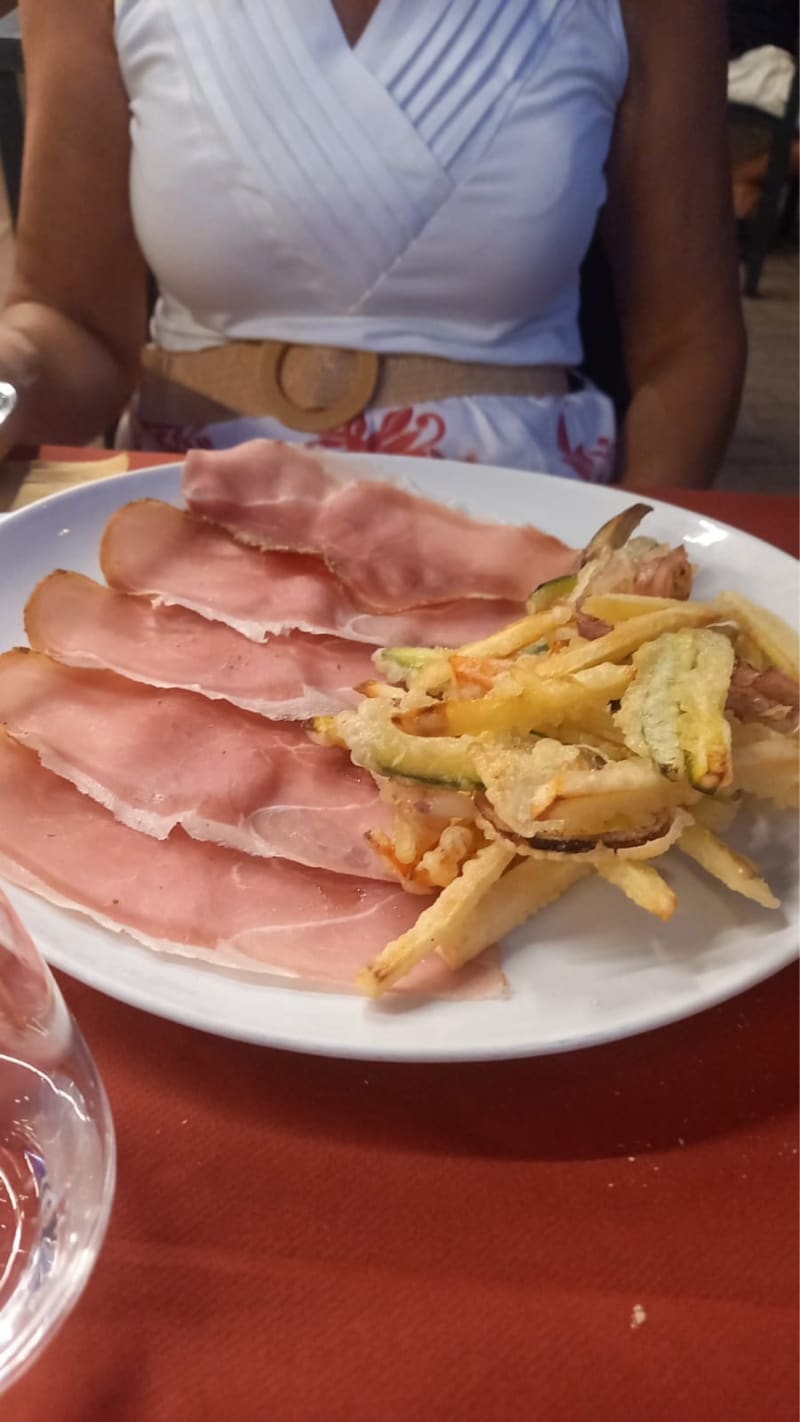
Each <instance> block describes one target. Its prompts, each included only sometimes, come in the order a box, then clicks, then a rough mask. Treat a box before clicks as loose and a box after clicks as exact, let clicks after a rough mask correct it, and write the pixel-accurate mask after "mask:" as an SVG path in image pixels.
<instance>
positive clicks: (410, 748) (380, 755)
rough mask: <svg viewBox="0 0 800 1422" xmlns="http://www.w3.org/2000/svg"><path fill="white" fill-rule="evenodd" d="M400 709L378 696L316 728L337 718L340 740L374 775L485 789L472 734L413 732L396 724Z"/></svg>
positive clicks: (327, 720)
mask: <svg viewBox="0 0 800 1422" xmlns="http://www.w3.org/2000/svg"><path fill="white" fill-rule="evenodd" d="M395 710H396V708H395V707H394V705H393V704H392V703H391V702H389V701H386V700H384V699H383V698H381V697H378V698H377V699H376V700H374V701H362V703H361V705H360V706H359V708H358V710H357V711H342V712H340V713H339V715H338V716H334V717H320V718H318V720H317V722H315V728H316V727H317V726H318V724H319V721H326V722H330V721H332V722H333V724H334V726H335V734H336V736H337V737H338V740H337V741H336V742H335V744H339V745H346V746H347V747H348V749H349V751H350V755H351V758H352V759H353V761H354V762H355V764H356V765H361V766H363V767H364V769H365V770H370V771H372V773H373V774H374V775H387V776H401V777H402V778H404V779H407V780H419V781H422V782H423V783H426V784H431V785H447V786H450V787H451V788H453V789H456V790H475V789H477V788H479V787H480V785H481V778H480V775H479V773H478V770H477V767H476V764H475V759H474V756H473V747H472V741H471V738H470V737H468V736H460V737H455V736H441V737H439V738H437V739H427V738H425V737H424V736H409V735H407V734H406V732H405V731H402V730H401V729H400V728H399V727H398V726H396V725H395V724H394V719H393V718H394V715H395ZM329 734H330V733H329Z"/></svg>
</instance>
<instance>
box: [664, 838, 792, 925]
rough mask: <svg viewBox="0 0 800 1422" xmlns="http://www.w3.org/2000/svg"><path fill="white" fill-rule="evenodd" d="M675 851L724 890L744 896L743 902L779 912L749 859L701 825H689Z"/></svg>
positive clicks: (768, 890)
mask: <svg viewBox="0 0 800 1422" xmlns="http://www.w3.org/2000/svg"><path fill="white" fill-rule="evenodd" d="M678 848H679V849H680V850H681V851H682V852H683V853H684V854H687V855H688V856H689V858H690V859H694V861H695V862H696V863H697V864H699V865H700V867H701V868H702V869H705V871H706V873H707V874H711V875H712V876H713V877H714V878H715V879H719V881H720V883H721V884H724V885H725V887H726V889H732V890H733V891H734V893H736V894H743V895H744V897H745V898H746V899H752V900H753V901H754V902H755V903H757V904H760V905H761V907H762V908H771V909H776V908H780V906H781V901H780V899H776V897H775V895H774V894H773V892H772V890H771V889H770V887H769V884H768V883H767V881H766V879H764V878H762V876H761V874H760V873H759V872H758V869H757V868H756V866H755V864H754V863H753V861H752V859H748V858H747V857H746V855H744V854H737V852H736V850H735V849H731V848H730V846H729V845H727V844H724V843H723V841H722V840H721V839H718V838H717V836H716V835H715V834H714V833H713V832H712V831H711V830H709V829H705V827H704V826H702V825H691V826H690V827H689V828H688V829H685V830H684V831H683V834H682V835H681V837H680V839H679V841H678Z"/></svg>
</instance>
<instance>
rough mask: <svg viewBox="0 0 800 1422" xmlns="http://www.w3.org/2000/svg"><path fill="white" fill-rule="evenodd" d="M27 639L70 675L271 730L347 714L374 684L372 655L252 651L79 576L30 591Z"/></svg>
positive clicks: (193, 618) (336, 644) (255, 646)
mask: <svg viewBox="0 0 800 1422" xmlns="http://www.w3.org/2000/svg"><path fill="white" fill-rule="evenodd" d="M25 630H26V632H27V634H28V641H29V642H30V644H31V646H32V647H33V648H34V650H35V651H40V652H48V653H49V654H50V656H52V657H55V658H57V659H58V661H61V662H67V663H68V664H69V665H70V666H75V667H94V668H107V669H108V670H109V671H115V672H119V674H120V676H125V677H129V678H131V679H132V680H133V681H141V682H145V683H147V684H148V685H149V686H161V687H182V688H184V689H185V690H187V691H196V692H199V693H200V695H201V696H206V697H209V698H210V699H211V700H216V699H218V698H222V699H224V700H225V701H230V702H232V703H233V705H234V706H241V707H244V708H245V710H248V711H256V712H258V713H259V714H260V715H262V716H270V717H272V718H273V720H287V721H292V720H306V719H308V718H309V717H311V716H327V715H333V714H334V713H335V712H337V711H341V710H342V709H343V708H344V707H347V706H355V705H356V704H357V703H358V701H359V700H360V697H359V696H358V694H357V693H356V692H355V691H354V690H353V688H354V687H355V686H358V685H360V684H361V682H363V681H366V680H367V679H368V678H370V677H373V676H374V675H375V668H374V666H373V665H372V660H371V653H372V648H371V647H370V646H368V645H366V644H364V643H360V642H346V641H344V640H343V639H342V638H341V637H314V636H310V635H308V634H306V633H304V632H287V633H286V635H285V636H283V637H270V638H269V639H268V640H267V641H266V642H251V641H250V640H249V639H248V638H247V637H242V636H241V635H240V633H238V632H234V631H233V629H232V628H231V627H227V626H226V625H225V624H224V623H222V622H209V621H208V620H207V619H206V618H204V617H198V616H197V614H196V613H194V612H189V611H187V609H186V608H183V607H154V606H153V605H152V604H151V602H150V601H149V600H148V599H147V598H144V597H129V596H127V595H126V594H125V593H120V592H115V591H113V589H111V588H107V587H103V585H102V584H101V583H95V582H93V581H92V579H91V578H86V577H84V576H83V574H82V573H65V572H56V573H51V574H50V576H49V577H47V578H45V579H44V580H43V581H42V582H41V583H39V585H38V586H37V587H36V588H35V589H34V591H33V593H32V594H31V597H30V598H29V600H28V605H27V607H26V609H25Z"/></svg>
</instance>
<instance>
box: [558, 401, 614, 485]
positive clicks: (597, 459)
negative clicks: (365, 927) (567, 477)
mask: <svg viewBox="0 0 800 1422" xmlns="http://www.w3.org/2000/svg"><path fill="white" fill-rule="evenodd" d="M556 439H557V441H558V450H559V454H560V455H561V458H562V459H563V461H564V463H565V464H566V465H568V467H569V468H570V469H571V470H572V471H573V473H575V474H577V476H578V478H579V479H585V480H587V481H588V482H589V483H590V484H607V483H608V480H609V478H610V475H611V472H612V465H613V460H614V444H613V441H612V440H610V439H607V438H606V437H605V435H601V436H600V438H599V439H598V441H597V443H596V444H595V446H594V448H593V449H586V448H585V447H584V445H582V444H576V445H571V444H570V442H569V431H568V430H567V422H566V419H565V418H564V415H563V414H561V415H559V417H558V427H557V430H556Z"/></svg>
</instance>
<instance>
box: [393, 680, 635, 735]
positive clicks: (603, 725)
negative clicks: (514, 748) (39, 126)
mask: <svg viewBox="0 0 800 1422" xmlns="http://www.w3.org/2000/svg"><path fill="white" fill-rule="evenodd" d="M565 723H567V724H569V725H573V726H584V727H585V728H586V730H587V731H589V732H594V733H595V734H597V735H601V736H605V737H606V738H607V739H608V740H610V741H614V740H618V739H619V733H618V732H617V729H616V727H615V725H614V721H613V719H612V717H611V715H610V713H609V712H608V710H607V707H606V698H605V696H604V695H603V694H602V693H601V695H600V696H598V695H597V693H596V692H595V691H594V690H593V689H592V688H591V687H588V686H585V685H582V684H581V683H580V682H577V681H575V680H573V679H572V678H569V677H565V678H563V679H559V680H558V681H543V680H542V679H541V678H539V677H530V678H526V680H525V684H524V686H523V687H522V688H521V689H520V685H519V680H518V678H517V677H516V676H515V674H514V672H507V673H506V674H504V675H503V677H502V679H501V680H500V681H499V682H498V684H497V686H496V689H495V690H494V691H492V692H490V693H489V694H488V695H486V696H477V697H471V698H469V699H463V700H462V699H447V700H444V701H439V702H437V703H436V704H435V705H433V706H423V707H419V708H418V709H416V710H412V711H409V712H406V713H405V714H401V715H400V716H399V717H398V718H397V724H398V725H399V726H400V727H401V729H402V730H404V731H408V732H409V733H410V734H412V735H418V736H465V735H471V736H479V735H482V734H484V733H490V734H492V735H495V736H527V735H529V734H531V733H536V734H538V735H550V734H552V733H553V732H557V731H558V728H559V727H560V726H562V725H563V724H565Z"/></svg>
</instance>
